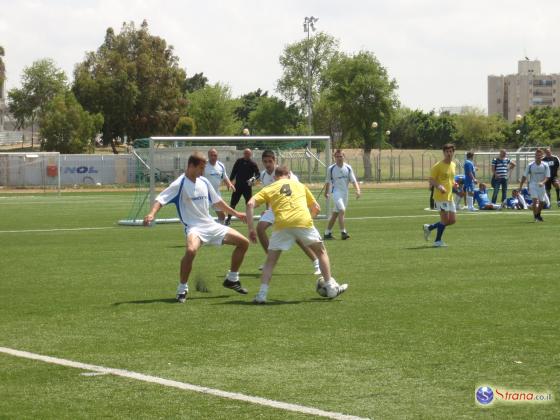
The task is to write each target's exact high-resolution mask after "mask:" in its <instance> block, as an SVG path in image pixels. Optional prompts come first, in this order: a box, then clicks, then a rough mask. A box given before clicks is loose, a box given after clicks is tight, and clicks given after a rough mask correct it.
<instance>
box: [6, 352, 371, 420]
mask: <svg viewBox="0 0 560 420" xmlns="http://www.w3.org/2000/svg"><path fill="white" fill-rule="evenodd" d="M0 352H1V353H5V354H9V355H11V356H16V357H23V358H25V359H31V360H38V361H41V362H45V363H52V364H55V365H60V366H66V367H72V368H76V369H83V370H87V371H90V372H97V373H101V374H109V375H115V376H121V377H123V378H129V379H136V380H137V381H143V382H149V383H154V384H158V385H163V386H168V387H171V388H178V389H182V390H185V391H192V392H199V393H201V394H207V395H213V396H216V397H221V398H227V399H230V400H237V401H243V402H247V403H251V404H257V405H263V406H266V407H273V408H277V409H280V410H285V411H293V412H296V413H303V414H311V415H315V416H320V417H327V418H331V419H340V420H364V418H363V417H356V416H349V415H346V414H342V413H336V412H333V411H324V410H320V409H318V408H313V407H306V406H303V405H298V404H290V403H286V402H281V401H275V400H269V399H266V398H260V397H252V396H250V395H245V394H240V393H237V392H228V391H221V390H219V389H214V388H208V387H204V386H199V385H193V384H189V383H186V382H179V381H173V380H170V379H164V378H159V377H157V376H151V375H144V374H142V373H138V372H132V371H129V370H124V369H113V368H108V367H104V366H96V365H89V364H86V363H80V362H74V361H72V360H67V359H59V358H57V357H50V356H44V355H41V354H36V353H29V352H27V351H21V350H15V349H11V348H7V347H0Z"/></svg>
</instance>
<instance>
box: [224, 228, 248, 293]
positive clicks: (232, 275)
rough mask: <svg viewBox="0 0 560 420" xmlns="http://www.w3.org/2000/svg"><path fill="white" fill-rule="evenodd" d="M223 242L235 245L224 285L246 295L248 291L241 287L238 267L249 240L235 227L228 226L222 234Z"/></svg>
mask: <svg viewBox="0 0 560 420" xmlns="http://www.w3.org/2000/svg"><path fill="white" fill-rule="evenodd" d="M223 243H224V244H226V245H233V246H234V247H235V249H234V250H233V252H232V253H231V264H230V268H229V272H228V274H227V277H226V279H225V280H224V287H227V288H228V289H232V290H235V291H236V292H237V293H241V294H243V295H246V294H247V293H248V292H247V289H245V288H243V287H241V282H240V281H239V267H241V264H242V263H243V258H245V254H246V253H247V250H248V249H249V240H248V239H247V238H246V237H245V236H243V235H242V234H241V233H239V232H238V231H236V230H235V229H231V228H229V229H228V232H227V233H226V235H225V236H224V239H223Z"/></svg>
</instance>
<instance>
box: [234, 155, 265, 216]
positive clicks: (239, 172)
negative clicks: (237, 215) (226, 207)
mask: <svg viewBox="0 0 560 420" xmlns="http://www.w3.org/2000/svg"><path fill="white" fill-rule="evenodd" d="M252 156H253V152H252V151H251V149H245V150H243V157H242V158H239V159H237V160H236V161H235V163H234V164H233V169H232V170H231V175H230V177H229V179H230V180H231V181H232V182H233V183H234V184H235V190H234V191H233V194H232V195H231V204H230V206H231V207H232V208H235V206H237V203H239V200H240V199H241V196H243V198H245V204H247V201H249V200H250V199H251V197H252V196H253V189H252V186H253V184H254V183H255V181H256V180H257V179H259V176H260V172H259V167H258V166H257V164H256V162H255V161H254V160H253V159H251V157H252ZM230 222H231V215H228V217H227V219H226V225H229V224H230Z"/></svg>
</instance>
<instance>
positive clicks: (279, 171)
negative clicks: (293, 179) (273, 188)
mask: <svg viewBox="0 0 560 420" xmlns="http://www.w3.org/2000/svg"><path fill="white" fill-rule="evenodd" d="M289 175H290V170H289V169H288V167H287V166H279V167H278V168H276V169H275V171H274V176H275V177H277V178H280V177H281V176H289Z"/></svg>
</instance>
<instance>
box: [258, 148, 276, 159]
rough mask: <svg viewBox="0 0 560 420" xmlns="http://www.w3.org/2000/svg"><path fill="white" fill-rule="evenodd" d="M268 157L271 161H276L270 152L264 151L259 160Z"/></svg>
mask: <svg viewBox="0 0 560 420" xmlns="http://www.w3.org/2000/svg"><path fill="white" fill-rule="evenodd" d="M268 157H269V158H272V159H273V160H276V155H275V154H274V152H273V151H272V150H265V151H264V152H262V157H261V159H264V158H268Z"/></svg>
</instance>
